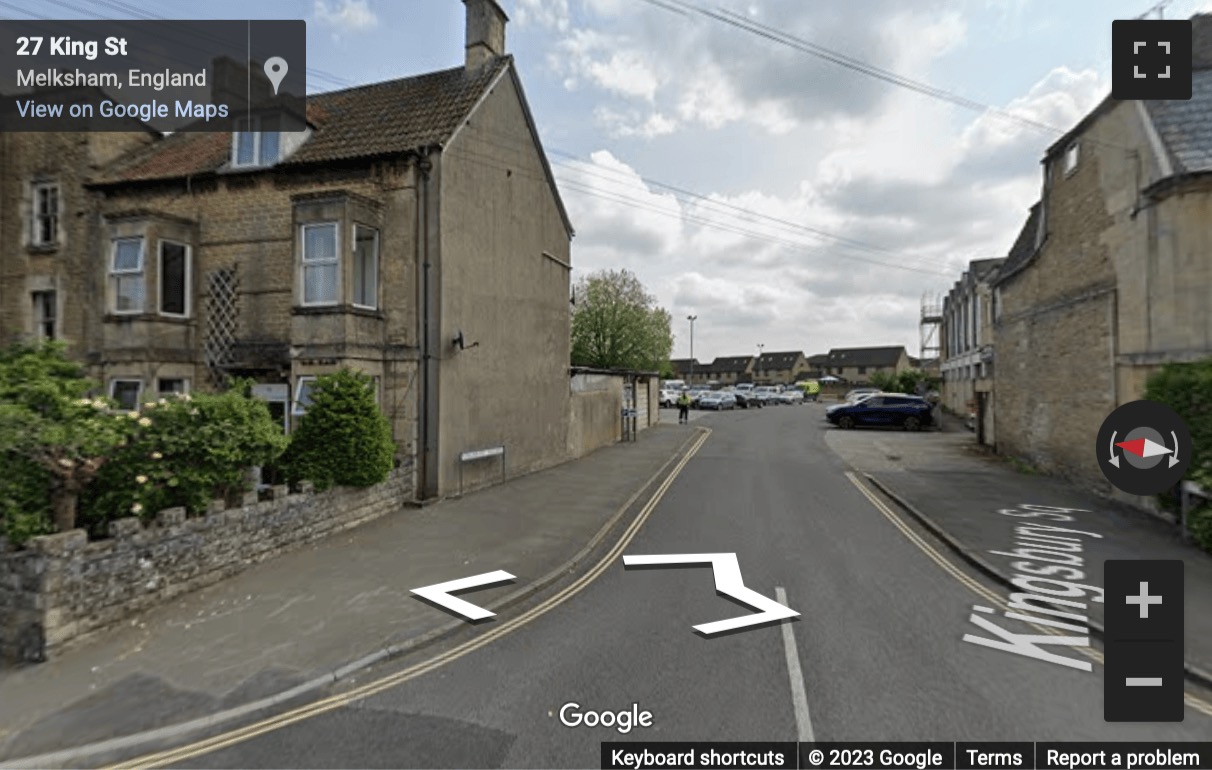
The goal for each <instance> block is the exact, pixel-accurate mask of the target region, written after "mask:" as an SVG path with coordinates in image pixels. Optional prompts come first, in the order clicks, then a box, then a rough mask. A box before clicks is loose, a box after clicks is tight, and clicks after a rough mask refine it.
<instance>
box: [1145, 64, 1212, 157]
mask: <svg viewBox="0 0 1212 770" xmlns="http://www.w3.org/2000/svg"><path fill="white" fill-rule="evenodd" d="M1145 106H1146V107H1148V109H1149V115H1150V116H1151V117H1152V118H1153V125H1154V126H1155V127H1156V128H1157V133H1158V134H1159V135H1160V136H1161V140H1162V142H1164V143H1165V145H1166V149H1167V150H1169V152H1170V157H1171V159H1172V160H1173V161H1174V164H1175V169H1174V170H1175V172H1177V173H1183V172H1186V173H1199V172H1204V171H1212V69H1204V70H1197V71H1196V72H1194V73H1193V74H1192V82H1191V99H1190V100H1180V99H1175V100H1170V101H1148V102H1145Z"/></svg>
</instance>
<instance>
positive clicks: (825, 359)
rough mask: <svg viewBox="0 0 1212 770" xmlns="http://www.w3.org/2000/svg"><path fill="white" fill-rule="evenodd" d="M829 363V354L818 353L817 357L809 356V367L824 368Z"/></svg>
mask: <svg viewBox="0 0 1212 770" xmlns="http://www.w3.org/2000/svg"><path fill="white" fill-rule="evenodd" d="M827 363H829V354H828V353H817V354H816V355H813V356H808V365H809V366H823V365H825V364H827Z"/></svg>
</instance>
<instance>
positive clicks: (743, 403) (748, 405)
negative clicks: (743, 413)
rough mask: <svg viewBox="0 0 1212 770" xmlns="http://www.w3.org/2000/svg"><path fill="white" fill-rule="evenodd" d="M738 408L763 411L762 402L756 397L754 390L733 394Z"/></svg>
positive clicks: (738, 391)
mask: <svg viewBox="0 0 1212 770" xmlns="http://www.w3.org/2000/svg"><path fill="white" fill-rule="evenodd" d="M732 396H733V398H735V399H736V405H737V407H739V408H741V409H761V408H762V400H761V399H760V398H758V397H757V396H756V395H754V393H753V390H752V389H749V390H737V391H736V392H734V393H733V394H732Z"/></svg>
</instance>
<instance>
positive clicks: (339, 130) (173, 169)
mask: <svg viewBox="0 0 1212 770" xmlns="http://www.w3.org/2000/svg"><path fill="white" fill-rule="evenodd" d="M511 62H512V57H509V56H503V57H500V58H499V59H497V60H496V61H495V62H493V63H492V64H487V65H485V66H483V67H480V68H479V69H477V70H472V71H468V70H467V69H466V68H464V67H456V68H453V69H448V70H441V71H439V72H430V73H426V74H423V75H416V76H414V77H409V78H401V79H399V80H388V81H386V82H383V83H373V84H371V85H366V86H358V87H356V88H348V89H345V90H343V91H331V92H329V93H324V94H316V95H314V96H309V97H308V99H307V120H308V123H310V124H311V125H312V126H313V133H312V135H311V136H310V137H309V138H308V140H307V142H306V143H304V144H303V146H302V147H300V148H299V149H298V151H296V152H295V153H294V155H292V156H291V157H290V158H288V159H287V160H285V161H283V162H282V163H280V164H279V167H291V166H300V165H306V164H311V163H324V162H330V161H339V160H349V159H353V158H367V157H376V156H382V155H392V154H398V153H402V152H406V151H408V150H414V149H417V148H420V147H426V146H431V145H434V144H440V143H442V142H444V141H445V140H447V139H449V138H450V136H451V135H452V134H453V133H454V131H455V129H456V128H458V126H459V123H460V122H461V121H462V120H463V119H464V118H465V117H466V116H467V114H468V113H469V112H471V109H472V108H473V107H474V106H475V105H476V102H478V101H479V99H480V97H481V96H482V95H483V94H484V92H485V90H487V88H488V86H489V84H490V83H492V82H493V80H494V79H495V78H496V77H497V75H498V74H499V73H500V72H501V71H502V70H503V69H504V68H506V67H508V66H510V64H511ZM230 154H231V134H229V133H225V132H212V133H183V132H178V133H174V134H170V135H169V136H166V137H165V138H164V139H162V140H160V141H158V142H155V143H154V144H152V145H151V146H150V147H148V148H146V149H144V150H142V151H139V152H136V153H133V154H132V155H130V156H127V157H126V158H123V159H122V160H120V161H118V162H116V163H115V164H114V165H112V166H110V167H109V168H107V169H106V170H105V171H104V172H103V174H101V175H100V176H98V177H97V178H95V179H94V180H93V181H94V182H98V183H113V182H129V181H137V180H152V179H173V178H180V177H186V176H192V175H197V174H205V173H208V172H213V171H216V170H218V169H220V168H222V167H223V166H224V165H225V164H226V163H227V162H228V160H229V156H230Z"/></svg>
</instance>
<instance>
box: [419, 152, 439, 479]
mask: <svg viewBox="0 0 1212 770" xmlns="http://www.w3.org/2000/svg"><path fill="white" fill-rule="evenodd" d="M432 170H433V163H432V162H431V161H430V160H429V150H428V149H425V150H423V151H422V153H421V158H420V160H419V161H418V162H417V172H418V173H419V174H420V184H419V185H418V186H417V192H418V219H419V222H418V233H417V244H418V248H419V250H420V255H419V256H420V259H419V262H420V268H421V281H420V284H421V285H420V288H421V292H420V293H421V308H420V310H421V312H420V316H421V318H420V321H421V329H420V332H421V333H420V340H419V341H420V343H421V388H420V391H421V408H420V410H419V413H418V415H417V419H418V422H419V426H420V430H419V433H420V436H419V438H420V444H421V447H420V449H421V451H420V469H419V472H418V473H417V480H418V484H419V487H420V488H419V489H418V495H417V498H418V499H419V500H422V501H424V500H430V499H432V498H434V497H436V496H437V494H438V470H439V467H438V462H439V459H438V360H439V356H440V353H441V346H440V345H439V344H438V343H437V340H436V338H437V335H438V333H439V329H438V319H437V311H438V306H437V297H436V292H435V288H436V284H437V281H438V277H437V275H436V274H435V269H434V268H435V266H434V263H433V259H434V257H435V256H436V255H435V254H434V252H435V249H434V248H433V247H432V244H431V243H430V233H431V227H430V215H431V208H430V198H431V195H432V192H431V186H432V181H433V180H432V177H431V174H430V172H431V171H432Z"/></svg>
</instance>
